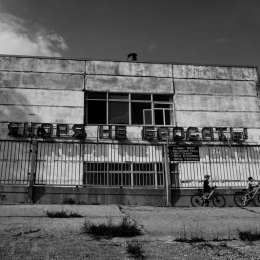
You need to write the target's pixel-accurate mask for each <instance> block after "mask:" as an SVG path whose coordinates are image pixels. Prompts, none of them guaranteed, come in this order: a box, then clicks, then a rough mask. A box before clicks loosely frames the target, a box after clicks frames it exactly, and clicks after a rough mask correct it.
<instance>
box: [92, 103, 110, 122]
mask: <svg viewBox="0 0 260 260" xmlns="http://www.w3.org/2000/svg"><path fill="white" fill-rule="evenodd" d="M106 111H107V109H106V101H97V100H95V101H94V100H89V101H88V102H87V123H88V124H106Z"/></svg>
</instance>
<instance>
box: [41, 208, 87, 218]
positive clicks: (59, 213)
mask: <svg viewBox="0 0 260 260" xmlns="http://www.w3.org/2000/svg"><path fill="white" fill-rule="evenodd" d="M44 212H45V214H46V215H47V217H49V218H81V217H82V216H81V215H80V214H78V213H77V212H71V213H70V214H68V213H67V212H66V211H64V210H63V209H62V210H60V211H48V210H47V211H44Z"/></svg>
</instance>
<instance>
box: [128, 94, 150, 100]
mask: <svg viewBox="0 0 260 260" xmlns="http://www.w3.org/2000/svg"><path fill="white" fill-rule="evenodd" d="M131 97H132V100H151V95H146V94H132V96H131Z"/></svg>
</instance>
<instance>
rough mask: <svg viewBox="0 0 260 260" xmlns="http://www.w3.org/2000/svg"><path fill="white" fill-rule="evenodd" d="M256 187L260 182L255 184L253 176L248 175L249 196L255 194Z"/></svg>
mask: <svg viewBox="0 0 260 260" xmlns="http://www.w3.org/2000/svg"><path fill="white" fill-rule="evenodd" d="M256 187H258V184H255V180H254V179H253V177H251V176H250V177H248V182H247V189H248V192H249V196H250V198H252V196H253V194H254V193H253V192H251V191H253V190H254V189H255V188H256Z"/></svg>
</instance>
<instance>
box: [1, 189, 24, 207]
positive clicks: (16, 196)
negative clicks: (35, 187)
mask: <svg viewBox="0 0 260 260" xmlns="http://www.w3.org/2000/svg"><path fill="white" fill-rule="evenodd" d="M27 201H28V187H27V186H8V185H0V204H13V203H27Z"/></svg>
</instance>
